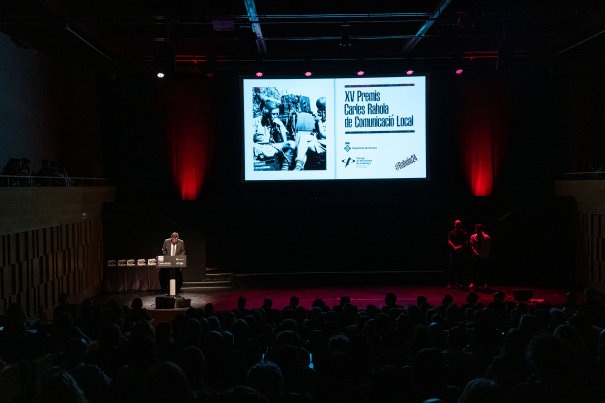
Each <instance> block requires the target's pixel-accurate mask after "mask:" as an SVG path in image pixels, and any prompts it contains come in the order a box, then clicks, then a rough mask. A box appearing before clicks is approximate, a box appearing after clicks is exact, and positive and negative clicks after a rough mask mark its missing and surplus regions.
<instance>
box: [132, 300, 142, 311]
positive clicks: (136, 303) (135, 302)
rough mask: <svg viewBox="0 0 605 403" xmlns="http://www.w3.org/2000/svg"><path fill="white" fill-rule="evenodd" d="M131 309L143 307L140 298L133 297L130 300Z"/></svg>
mask: <svg viewBox="0 0 605 403" xmlns="http://www.w3.org/2000/svg"><path fill="white" fill-rule="evenodd" d="M130 307H131V308H132V309H141V308H143V300H142V299H141V298H135V299H133V300H132V304H130Z"/></svg>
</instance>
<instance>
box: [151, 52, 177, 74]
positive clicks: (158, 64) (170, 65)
mask: <svg viewBox="0 0 605 403" xmlns="http://www.w3.org/2000/svg"><path fill="white" fill-rule="evenodd" d="M154 65H155V73H156V75H157V76H158V77H159V78H163V77H166V76H167V75H169V74H172V73H174V72H175V70H176V60H175V57H174V47H173V46H172V45H169V44H164V45H161V46H160V47H159V48H158V51H157V52H156V54H155V57H154Z"/></svg>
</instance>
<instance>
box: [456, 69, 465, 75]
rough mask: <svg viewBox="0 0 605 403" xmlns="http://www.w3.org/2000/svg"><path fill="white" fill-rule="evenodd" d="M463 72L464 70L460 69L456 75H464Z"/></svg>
mask: <svg viewBox="0 0 605 403" xmlns="http://www.w3.org/2000/svg"><path fill="white" fill-rule="evenodd" d="M463 71H464V70H462V69H458V70H456V74H462V72H463Z"/></svg>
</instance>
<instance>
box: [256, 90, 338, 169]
mask: <svg viewBox="0 0 605 403" xmlns="http://www.w3.org/2000/svg"><path fill="white" fill-rule="evenodd" d="M251 95H252V110H253V115H252V116H253V119H252V128H251V129H252V130H251V133H252V136H253V141H254V143H253V148H252V152H253V158H254V171H318V170H323V171H325V170H326V157H327V153H326V150H327V148H328V147H327V144H326V140H327V138H328V131H329V128H328V125H327V124H328V122H327V118H326V102H327V101H326V96H325V95H324V94H317V92H316V91H308V90H307V91H305V89H304V88H300V87H297V88H277V87H253V88H252V94H251Z"/></svg>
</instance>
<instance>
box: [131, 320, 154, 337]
mask: <svg viewBox="0 0 605 403" xmlns="http://www.w3.org/2000/svg"><path fill="white" fill-rule="evenodd" d="M130 335H131V336H132V337H137V336H140V337H149V338H151V339H153V338H154V337H155V329H154V328H153V326H152V325H151V323H150V322H148V321H146V320H141V321H139V322H136V323H135V324H134V325H133V326H132V330H131V332H130Z"/></svg>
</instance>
